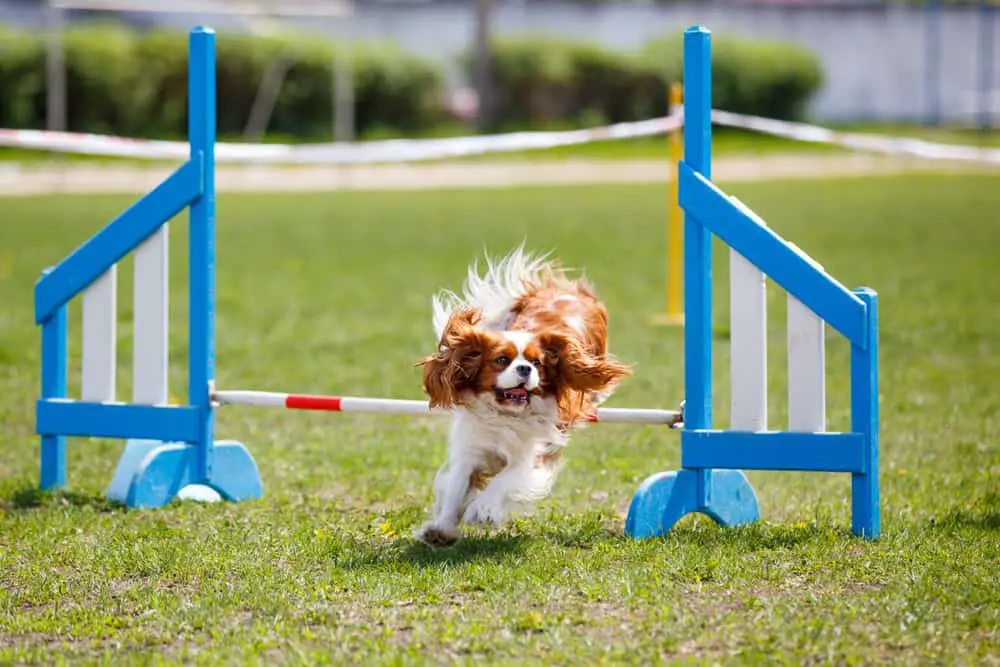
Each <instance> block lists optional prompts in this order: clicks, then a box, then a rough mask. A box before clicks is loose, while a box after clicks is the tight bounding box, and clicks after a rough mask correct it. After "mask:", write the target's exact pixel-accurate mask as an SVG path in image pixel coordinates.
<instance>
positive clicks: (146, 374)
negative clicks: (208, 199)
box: [132, 225, 170, 405]
mask: <svg viewBox="0 0 1000 667" xmlns="http://www.w3.org/2000/svg"><path fill="white" fill-rule="evenodd" d="M168 245H169V232H168V229H167V225H163V226H162V227H160V229H159V230H158V231H157V232H156V233H155V234H153V235H152V236H151V237H149V238H148V239H146V241H144V242H143V243H142V244H141V245H140V246H139V247H138V248H136V250H135V289H134V292H133V299H134V301H133V304H134V305H133V312H134V324H133V332H134V336H135V345H134V347H133V361H132V396H133V400H134V401H135V402H136V403H139V404H142V405H162V404H165V403H167V397H168V393H167V392H168V386H167V366H168V361H169V359H168V355H169V352H168V338H167V336H168V307H169V296H168V295H169V286H168V278H169V274H170V264H169V259H168Z"/></svg>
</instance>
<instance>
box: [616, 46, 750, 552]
mask: <svg viewBox="0 0 1000 667" xmlns="http://www.w3.org/2000/svg"><path fill="white" fill-rule="evenodd" d="M711 39H712V33H711V32H710V31H709V30H708V29H706V28H703V27H701V26H695V27H692V28H689V29H688V30H686V31H685V32H684V160H683V162H682V163H681V164H680V165H678V173H680V172H681V171H683V170H684V169H685V168H686V169H688V170H691V171H694V172H696V173H698V174H701V175H703V176H704V177H705V178H711V176H712V41H711ZM683 187H684V186H683V182H681V188H683ZM682 198H683V197H682ZM684 348H685V349H684V385H685V402H684V430H685V431H687V430H699V431H700V430H708V429H711V428H712V234H711V231H710V230H709V229H708V227H706V226H705V225H704V224H702V221H701V220H699V219H698V218H696V217H695V216H693V215H691V213H690V211H688V210H687V209H685V211H684ZM682 447H683V445H682ZM692 512H700V513H703V514H705V515H707V516H709V517H711V518H712V519H713V520H715V521H716V522H718V523H720V524H722V525H726V526H735V525H740V524H744V523H750V522H753V521H756V520H757V518H758V516H759V510H758V506H757V498H756V496H755V494H754V492H753V488H752V487H751V486H750V483H749V482H748V481H747V478H746V476H745V475H744V474H743V473H742V472H741V471H739V470H713V469H712V468H711V466H708V465H706V466H698V467H684V468H682V469H681V470H677V471H669V472H661V473H657V474H655V475H651V476H650V477H648V478H646V480H644V481H643V483H642V485H640V487H639V489H638V490H637V491H636V494H635V496H634V497H633V498H632V504H631V505H630V506H629V513H628V516H627V517H626V520H625V532H626V534H627V535H630V536H631V537H652V536H655V535H662V534H663V533H666V532H667V531H669V530H670V529H671V527H672V526H673V525H674V524H675V523H677V521H679V520H680V519H681V518H683V517H684V516H685V515H686V514H690V513H692Z"/></svg>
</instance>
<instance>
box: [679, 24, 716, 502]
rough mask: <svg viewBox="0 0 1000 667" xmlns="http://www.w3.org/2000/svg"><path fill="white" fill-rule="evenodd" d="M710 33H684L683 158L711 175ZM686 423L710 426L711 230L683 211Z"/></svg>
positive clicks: (705, 474) (706, 474)
mask: <svg viewBox="0 0 1000 667" xmlns="http://www.w3.org/2000/svg"><path fill="white" fill-rule="evenodd" d="M711 114H712V34H711V32H710V31H709V30H708V29H706V28H703V27H701V26H695V27H693V28H688V29H687V30H686V31H685V32H684V162H685V163H686V164H687V165H688V166H689V167H691V169H693V170H694V171H695V172H697V173H699V174H701V175H703V176H704V177H705V178H708V179H711V178H712V115H711ZM684 304H685V306H684V307H685V311H686V312H685V314H684V346H685V350H686V352H685V361H684V385H685V391H684V400H685V404H684V428H685V429H692V430H699V429H709V428H712V234H711V232H710V231H709V230H708V228H707V227H705V226H704V225H702V224H701V223H700V222H698V220H696V219H695V218H694V217H693V216H692V215H691V214H690V213H689V212H687V211H685V212H684ZM711 483H712V480H711V472H710V471H708V470H699V471H698V477H697V480H696V494H697V504H698V505H699V506H704V505H707V504H708V502H709V495H710V491H711Z"/></svg>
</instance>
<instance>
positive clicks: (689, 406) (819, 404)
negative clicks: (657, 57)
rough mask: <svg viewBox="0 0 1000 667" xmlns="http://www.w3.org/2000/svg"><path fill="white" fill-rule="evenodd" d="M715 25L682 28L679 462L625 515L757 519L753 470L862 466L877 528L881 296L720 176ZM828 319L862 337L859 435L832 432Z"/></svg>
mask: <svg viewBox="0 0 1000 667" xmlns="http://www.w3.org/2000/svg"><path fill="white" fill-rule="evenodd" d="M711 62H712V46H711V33H710V31H708V30H706V29H705V28H702V27H693V28H690V29H688V30H687V31H686V32H685V34H684V119H685V120H684V122H685V128H684V159H683V160H682V161H681V162H680V164H679V165H678V181H679V183H678V187H679V200H680V205H681V208H682V209H683V211H684V300H685V303H684V325H685V331H684V365H685V368H684V383H685V409H684V430H683V432H682V433H681V470H678V471H672V472H664V473H659V474H656V475H652V476H650V477H649V478H647V479H646V480H645V481H644V482H643V484H642V485H641V486H640V488H639V490H638V491H637V492H636V495H635V497H634V498H633V500H632V505H631V507H630V508H629V513H628V517H627V519H626V532H627V533H628V534H629V535H631V536H633V537H649V536H653V535H658V534H662V533H665V532H667V531H669V530H670V528H671V527H672V526H673V525H674V524H675V523H676V522H677V521H679V520H680V519H681V518H682V517H684V516H685V515H687V514H690V513H692V512H700V513H703V514H706V515H708V516H710V517H711V518H712V519H714V520H715V521H716V522H718V523H720V524H723V525H726V526H734V525H739V524H746V523H750V522H753V521H756V520H757V519H758V517H759V509H758V505H757V498H756V495H755V494H754V491H753V488H752V487H751V486H750V483H749V482H748V480H747V478H746V476H745V475H744V474H743V472H742V470H787V471H816V472H839V473H850V474H851V480H852V483H851V528H852V531H853V532H854V534H855V535H859V536H863V537H866V538H871V539H874V538H877V537H878V536H879V532H880V526H879V484H878V300H877V295H876V293H875V292H874V290H871V289H868V288H860V289H857V290H854V291H853V292H852V291H850V290H848V289H846V288H845V287H844V286H843V285H841V284H840V283H839V282H837V281H836V280H835V279H834V278H833V277H831V276H830V275H829V274H827V273H826V272H825V271H824V270H823V268H822V267H821V266H820V265H819V264H817V263H816V262H815V261H813V260H812V259H811V258H810V257H809V256H807V255H806V254H805V253H804V252H802V251H801V250H800V249H799V248H798V247H797V246H796V245H795V244H793V243H789V242H788V241H785V240H784V239H782V238H781V237H779V236H778V235H777V234H776V233H774V232H773V231H772V230H770V229H768V227H767V225H765V224H764V222H763V221H762V220H761V219H760V218H759V217H758V216H757V215H755V214H754V212H753V211H751V210H750V209H749V208H747V207H746V206H744V205H743V204H742V203H740V202H739V201H737V200H735V199H734V198H732V197H729V196H727V195H726V194H725V193H724V192H723V191H722V190H720V189H719V188H718V187H717V186H716V185H715V184H714V183H712V181H711V174H712V123H711V110H712V68H711ZM713 234H715V235H716V236H718V237H719V238H720V239H722V241H723V242H725V243H726V244H727V245H728V246H729V247H730V281H731V295H730V320H731V322H730V337H731V355H730V356H731V359H732V361H731V368H730V378H731V391H732V402H731V414H730V428H729V430H721V429H716V428H713V424H712V421H713V419H712V408H713V406H712V254H711V240H712V235H713ZM765 276H767V277H770V278H771V279H772V280H773V281H774V282H776V283H777V284H778V285H779V286H780V287H782V288H784V290H785V291H786V292H787V293H788V300H789V301H788V369H789V371H788V401H789V405H788V414H789V420H788V421H789V423H788V430H787V431H769V430H767V372H766V367H767V346H766V337H767V324H766V322H767V319H766V307H765V304H766V301H765ZM824 322H827V323H829V324H830V325H831V326H832V327H833V328H834V329H835V330H836V331H837V332H838V333H840V334H841V335H842V336H844V337H845V338H846V339H847V340H848V341H850V343H851V431H850V432H847V433H830V432H827V431H826V405H825V403H826V393H825V341H824Z"/></svg>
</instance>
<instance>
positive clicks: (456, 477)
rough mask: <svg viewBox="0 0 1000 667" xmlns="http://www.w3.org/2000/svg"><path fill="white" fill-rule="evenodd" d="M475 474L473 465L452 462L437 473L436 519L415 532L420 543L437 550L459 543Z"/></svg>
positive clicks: (435, 485) (435, 490) (435, 486)
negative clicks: (463, 509)
mask: <svg viewBox="0 0 1000 667" xmlns="http://www.w3.org/2000/svg"><path fill="white" fill-rule="evenodd" d="M472 472H473V466H472V464H471V463H468V462H465V461H452V462H451V463H450V464H449V465H448V468H447V469H446V470H442V471H440V472H439V473H438V475H437V478H436V479H435V484H434V495H435V498H434V517H433V518H432V519H431V520H430V521H428V522H427V523H425V524H424V525H423V526H421V527H420V529H419V530H418V531H417V532H416V534H415V537H416V538H417V539H418V540H420V541H421V542H424V543H426V544H429V545H431V546H435V547H444V546H449V545H452V544H454V543H455V542H457V541H458V520H459V517H460V516H461V515H462V507H463V506H464V505H465V499H466V496H467V495H468V493H469V479H470V477H471V476H472Z"/></svg>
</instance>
